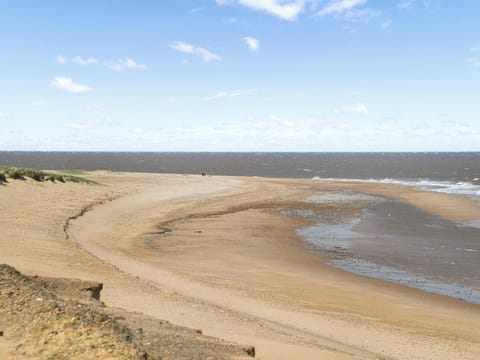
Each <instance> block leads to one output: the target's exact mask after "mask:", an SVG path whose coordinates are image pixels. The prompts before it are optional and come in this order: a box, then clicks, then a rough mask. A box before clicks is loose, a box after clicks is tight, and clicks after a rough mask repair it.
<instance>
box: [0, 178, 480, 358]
mask: <svg viewBox="0 0 480 360" xmlns="http://www.w3.org/2000/svg"><path fill="white" fill-rule="evenodd" d="M91 177H92V178H93V179H94V180H96V181H99V182H101V183H103V184H105V186H89V185H80V184H50V183H48V184H47V183H34V182H30V181H29V182H20V181H11V182H10V183H9V184H8V185H7V186H2V187H0V203H1V204H2V211H1V212H0V228H1V229H2V236H1V237H0V263H7V264H9V265H12V266H15V267H16V268H17V269H19V270H21V271H23V272H26V273H27V274H36V275H41V276H63V277H72V278H80V279H84V280H94V281H100V282H103V283H104V291H103V300H104V301H105V302H106V303H107V304H108V305H111V306H118V307H122V308H125V309H128V310H133V311H138V312H143V313H145V314H148V315H152V316H155V317H158V318H161V319H165V320H168V321H170V322H172V323H175V324H178V325H182V326H188V327H192V328H200V329H202V330H203V332H204V333H205V334H207V335H211V336H215V337H220V338H223V339H226V340H229V341H233V342H238V343H243V344H251V345H254V346H255V347H256V349H257V357H258V358H261V359H319V358H321V359H375V358H377V357H378V358H385V359H460V358H461V359H478V358H480V329H479V327H478V323H479V322H480V306H478V305H473V304H468V303H465V302H463V301H460V300H456V299H451V298H447V297H444V296H440V295H435V294H429V293H425V292H422V291H420V290H415V289H410V288H406V287H403V286H399V285H395V284H392V283H386V282H383V281H379V280H373V279H369V278H365V277H361V276H357V275H354V274H350V273H346V272H343V271H340V270H337V269H334V268H332V267H330V266H328V265H326V264H325V263H324V260H323V259H322V258H321V257H320V256H319V255H317V254H313V253H311V252H310V251H308V250H307V249H306V248H305V246H304V245H303V244H302V242H301V240H300V239H298V237H297V236H296V234H295V228H297V227H299V226H302V225H304V224H305V220H303V219H297V218H293V217H289V216H286V215H283V214H282V213H281V211H280V210H281V209H283V208H299V207H300V208H301V207H302V206H305V205H304V204H303V199H304V198H305V197H307V196H309V195H311V194H313V193H318V191H329V190H332V189H334V188H336V189H341V188H343V189H353V190H358V191H363V192H370V193H375V194H379V195H382V196H390V197H395V198H398V199H400V200H402V201H405V202H408V203H410V204H412V205H415V206H418V207H420V208H422V209H424V210H426V211H430V212H432V213H435V214H437V215H439V216H443V217H446V218H450V219H452V220H456V221H470V220H478V219H480V208H479V206H478V204H476V203H474V202H473V201H471V200H469V199H467V198H463V197H459V196H453V195H448V194H441V193H428V192H422V191H419V190H414V189H412V188H409V187H406V186H399V185H386V184H381V185H380V184H365V183H344V182H341V183H334V182H324V181H322V182H321V181H312V180H286V179H261V178H234V177H200V176H184V175H153V174H109V173H104V174H100V173H97V174H94V175H92V176H91ZM92 204H94V206H91V205H92ZM82 209H88V210H89V211H87V212H85V213H84V214H83V215H82V216H79V217H77V216H78V215H79V214H81V213H82V212H83V211H82ZM360 210H361V208H360V207H359V205H355V204H349V205H345V204H343V205H341V206H340V205H339V206H327V207H325V208H323V209H321V211H323V212H325V214H326V216H329V217H342V216H351V215H354V214H356V213H358V211H360ZM69 218H70V220H69ZM182 219H183V220H182ZM184 219H187V220H184ZM166 231H169V232H170V233H169V235H168V236H163V237H162V236H159V235H158V234H161V233H164V232H166ZM152 234H157V235H153V236H152ZM67 237H68V239H67ZM145 239H146V240H147V241H145ZM1 341H3V342H4V341H5V340H2V339H1V338H0V354H2V353H1V351H2V343H1Z"/></svg>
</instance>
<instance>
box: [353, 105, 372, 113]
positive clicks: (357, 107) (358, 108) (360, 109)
mask: <svg viewBox="0 0 480 360" xmlns="http://www.w3.org/2000/svg"><path fill="white" fill-rule="evenodd" d="M352 111H353V112H354V113H357V114H361V115H368V109H367V107H366V106H365V105H364V104H357V105H355V106H352Z"/></svg>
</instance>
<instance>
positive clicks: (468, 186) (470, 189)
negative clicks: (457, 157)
mask: <svg viewBox="0 0 480 360" xmlns="http://www.w3.org/2000/svg"><path fill="white" fill-rule="evenodd" d="M312 180H328V181H345V182H367V183H381V184H398V185H407V186H412V187H415V188H417V189H419V190H424V191H434V192H442V193H447V194H457V195H464V196H467V197H470V198H472V199H474V200H477V201H480V185H476V184H473V183H471V182H457V183H455V182H448V181H434V180H417V181H415V180H397V179H390V178H385V179H336V178H320V177H318V176H315V177H314V178H313V179H312Z"/></svg>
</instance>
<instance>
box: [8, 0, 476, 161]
mask: <svg viewBox="0 0 480 360" xmlns="http://www.w3.org/2000/svg"><path fill="white" fill-rule="evenodd" d="M479 14H480V1H473V0H457V1H452V0H382V1H380V0H184V1H183V0H182V1H180V0H162V1H155V0H129V1H127V0H71V1H70V0H69V1H64V0H44V1H38V0H29V1H27V0H0V49H1V52H0V150H33V151H50V150H55V151H312V152H317V151H318V152H324V151H479V150H480V21H479V16H480V15H479Z"/></svg>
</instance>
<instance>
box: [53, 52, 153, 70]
mask: <svg viewBox="0 0 480 360" xmlns="http://www.w3.org/2000/svg"><path fill="white" fill-rule="evenodd" d="M55 62H56V63H57V64H60V65H65V64H68V63H72V64H75V65H79V66H90V65H99V66H104V67H106V68H108V69H110V70H114V71H124V70H144V69H146V68H147V66H146V65H145V64H139V63H137V62H136V61H135V60H133V59H132V58H130V57H127V58H125V59H117V60H114V61H109V60H100V59H97V58H94V57H83V56H79V55H77V56H75V57H73V58H71V59H68V58H67V57H65V56H63V55H58V56H57V57H56V59H55Z"/></svg>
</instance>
